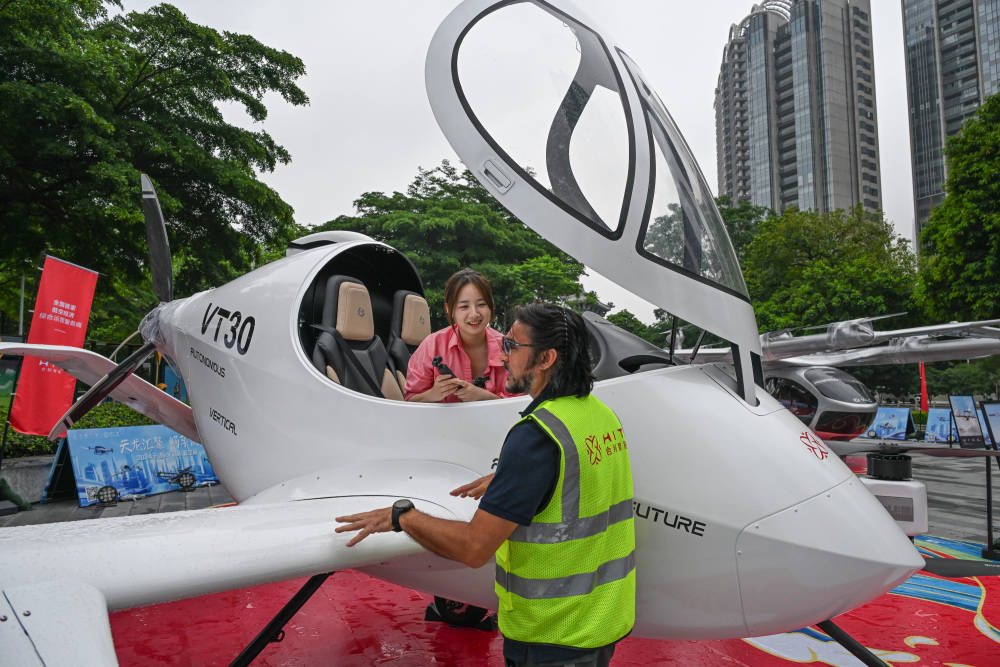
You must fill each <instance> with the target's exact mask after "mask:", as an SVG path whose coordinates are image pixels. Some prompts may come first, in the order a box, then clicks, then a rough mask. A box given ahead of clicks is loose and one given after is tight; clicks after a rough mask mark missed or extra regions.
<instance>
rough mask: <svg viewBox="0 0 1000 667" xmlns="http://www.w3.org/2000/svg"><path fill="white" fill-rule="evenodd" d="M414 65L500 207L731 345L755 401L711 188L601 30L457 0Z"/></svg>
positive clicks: (573, 12)
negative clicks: (422, 65)
mask: <svg viewBox="0 0 1000 667" xmlns="http://www.w3.org/2000/svg"><path fill="white" fill-rule="evenodd" d="M425 76H426V83H427V94H428V97H429V98H430V103H431V107H432V108H433V110H434V115H435V117H436V118H437V121H438V124H439V125H440V126H441V129H442V131H443V132H444V134H445V136H446V137H447V138H448V141H449V142H450V143H451V145H452V147H453V148H454V149H455V151H456V152H457V153H458V155H459V156H460V157H461V158H462V161H463V162H465V164H466V166H467V167H468V168H469V169H470V170H471V171H472V173H473V174H475V176H476V178H478V179H479V180H480V181H481V182H482V183H483V185H484V186H485V187H486V188H487V189H488V190H489V191H490V192H491V193H492V194H493V195H494V196H495V197H496V198H497V199H498V200H499V201H500V202H501V203H502V204H503V205H504V206H505V207H506V208H507V209H509V210H510V211H511V212H512V213H513V214H514V215H516V216H517V217H519V218H520V219H521V220H523V221H524V222H525V223H526V224H527V225H529V226H530V227H531V228H532V229H534V230H535V231H537V232H538V233H539V234H541V235H542V236H544V237H545V238H547V239H548V240H549V241H551V242H553V243H554V244H556V245H557V246H559V247H560V248H562V249H563V250H564V251H566V252H567V253H569V254H570V255H572V256H573V257H575V258H576V259H578V260H579V261H581V262H583V263H584V264H586V265H587V266H589V267H592V268H593V269H595V270H596V271H598V272H600V273H601V274H603V275H604V276H607V277H608V278H610V279H612V280H614V281H615V282H617V283H618V284H619V285H621V286H622V287H625V288H626V289H629V290H631V291H632V292H633V293H635V294H636V295H638V296H640V297H642V298H644V299H646V300H647V301H650V302H652V303H654V304H656V305H657V306H659V307H661V308H663V309H664V310H666V311H668V312H670V313H672V314H674V315H676V316H677V317H679V318H681V319H684V320H686V321H688V322H691V323H693V324H695V325H696V326H699V327H701V328H703V329H706V330H708V331H710V332H712V333H713V334H716V335H717V336H720V337H722V338H724V339H726V340H728V341H729V342H730V343H732V345H733V352H734V361H735V366H736V372H737V382H738V384H739V388H740V393H741V394H742V395H743V396H744V398H745V399H746V400H747V401H748V402H749V403H751V404H756V398H755V397H754V382H753V381H751V380H750V378H755V379H756V383H757V384H760V383H761V381H762V380H761V377H760V372H759V369H760V361H759V360H760V339H759V337H758V335H757V324H756V320H755V318H754V313H753V308H752V307H751V306H750V301H749V298H748V296H747V291H746V285H745V284H744V282H743V276H742V274H741V273H740V269H739V264H738V263H737V260H736V254H735V253H734V252H733V248H732V244H731V243H730V241H729V237H728V235H727V234H726V229H725V226H724V225H723V222H722V218H721V216H720V215H719V212H718V209H717V208H716V207H715V202H714V199H713V198H712V193H711V191H710V190H709V188H708V186H707V185H706V183H705V179H704V177H703V176H702V174H701V170H700V169H699V168H698V165H697V163H696V162H695V160H694V157H693V156H692V154H691V151H690V149H689V148H688V146H687V144H686V142H685V141H684V138H683V137H682V136H681V133H680V131H679V130H678V129H677V126H676V125H675V124H674V122H673V119H672V118H671V117H670V114H669V113H668V112H667V110H666V107H665V106H664V105H663V103H662V102H661V101H660V98H659V97H658V96H657V94H656V93H655V92H654V91H653V90H652V88H651V87H650V86H649V85H648V82H647V81H646V80H645V78H644V77H643V75H642V73H641V72H640V71H639V68H638V67H637V66H636V64H635V63H634V62H633V61H632V60H631V59H630V58H629V57H628V56H627V55H626V54H625V53H624V52H623V51H621V49H619V48H618V47H617V46H616V45H615V43H614V42H613V41H612V40H611V39H610V38H609V37H608V36H607V35H606V34H605V33H603V32H602V31H601V30H600V29H599V28H598V27H597V26H596V25H594V23H593V22H592V21H589V20H588V19H587V18H586V17H585V16H584V15H583V14H582V13H581V12H580V11H579V10H578V9H577V8H576V7H574V6H573V5H572V4H570V3H569V2H564V1H562V0H552V1H550V2H543V1H541V0H521V1H517V0H515V1H511V0H503V1H499V2H498V1H497V0H466V2H463V3H462V4H460V5H459V6H458V7H456V8H455V10H454V11H452V13H451V14H450V15H449V16H448V17H447V18H446V19H445V20H444V22H443V23H442V24H441V26H440V27H439V28H438V30H437V33H436V34H435V35H434V39H433V41H432V42H431V46H430V49H429V50H428V53H427V64H426V71H425ZM755 371H756V372H755Z"/></svg>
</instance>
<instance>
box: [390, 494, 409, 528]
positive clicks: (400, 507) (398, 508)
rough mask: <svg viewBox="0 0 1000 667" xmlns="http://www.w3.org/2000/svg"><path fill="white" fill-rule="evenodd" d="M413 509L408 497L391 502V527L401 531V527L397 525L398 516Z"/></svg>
mask: <svg viewBox="0 0 1000 667" xmlns="http://www.w3.org/2000/svg"><path fill="white" fill-rule="evenodd" d="M411 509H413V501H412V500H410V499H409V498H402V499H400V500H397V501H396V502H394V503H393V504H392V529H393V530H394V531H395V532H397V533H400V532H402V531H403V529H402V527H400V525H399V517H400V515H402V514H403V513H404V512H409V511H410V510H411Z"/></svg>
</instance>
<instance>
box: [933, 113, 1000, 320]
mask: <svg viewBox="0 0 1000 667" xmlns="http://www.w3.org/2000/svg"><path fill="white" fill-rule="evenodd" d="M946 155H947V164H948V179H947V181H946V183H945V192H946V195H947V196H946V197H945V199H944V202H942V203H941V205H940V206H938V207H937V208H935V209H934V211H933V212H932V213H931V217H930V220H929V221H928V223H927V225H926V226H925V227H924V229H923V231H922V232H921V235H920V255H921V266H920V285H919V288H918V297H919V299H920V302H921V304H922V306H923V308H924V310H925V311H926V312H927V314H928V315H930V316H931V317H933V318H935V319H942V320H949V319H958V320H977V319H990V318H994V317H997V315H998V313H1000V95H993V96H992V97H990V98H988V99H987V100H986V102H985V103H984V104H983V105H982V106H981V107H979V109H978V111H976V114H975V116H973V117H972V118H970V119H969V120H968V121H966V123H965V126H964V127H963V128H962V131H961V132H960V133H959V134H956V135H954V136H952V137H949V139H948V142H947V145H946Z"/></svg>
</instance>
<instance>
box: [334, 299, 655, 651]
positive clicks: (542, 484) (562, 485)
mask: <svg viewBox="0 0 1000 667" xmlns="http://www.w3.org/2000/svg"><path fill="white" fill-rule="evenodd" d="M502 359H503V361H504V366H506V367H507V371H508V379H507V391H509V392H512V393H517V392H527V393H528V394H530V395H531V397H532V399H533V400H532V402H531V403H530V404H529V405H528V407H527V409H525V410H524V412H522V413H521V417H522V418H521V420H520V421H518V422H517V423H516V424H515V425H514V426H513V428H511V430H510V431H509V432H508V434H507V438H506V440H504V444H503V449H502V450H501V452H500V459H499V462H498V465H497V470H496V473H494V474H493V475H487V476H485V477H482V478H480V479H478V480H476V481H474V482H471V483H469V484H466V485H464V486H461V487H459V488H457V489H455V490H454V491H452V494H453V495H462V496H471V497H473V498H480V497H481V498H482V500H481V502H480V504H479V509H478V510H477V511H476V513H475V515H474V516H473V517H472V520H471V521H468V522H465V521H449V520H446V519H440V518H437V517H432V516H430V515H428V514H424V513H423V512H419V511H417V510H415V509H413V503H412V502H410V501H409V500H405V499H404V500H399V501H396V503H395V504H394V505H393V507H391V508H384V509H380V510H373V511H371V512H364V513H361V514H355V515H351V516H344V517H337V521H340V522H343V523H346V524H347V525H344V526H340V527H338V528H337V532H345V531H354V530H359V531H360V532H359V534H358V535H356V536H355V537H354V538H353V539H352V540H351V542H350V543H349V544H348V546H353V545H355V544H357V543H358V542H360V541H361V540H363V539H364V538H365V537H367V536H368V535H369V534H371V533H377V532H385V531H389V530H396V531H399V530H403V531H406V533H407V534H409V535H410V536H411V537H412V538H413V539H415V540H416V541H417V542H419V543H420V544H421V545H423V546H424V547H425V548H427V549H429V550H430V551H433V552H434V553H436V554H439V555H441V556H444V557H446V558H451V559H453V560H457V561H460V562H462V563H465V564H466V565H469V566H470V567H481V566H482V565H483V564H485V563H486V562H487V561H488V560H489V559H490V557H491V556H494V555H495V556H496V581H495V584H494V588H495V590H496V593H497V597H498V598H499V609H498V614H497V615H498V619H499V625H500V631H501V632H502V633H503V635H504V658H505V659H506V662H507V665H511V666H520V665H525V666H527V665H540V664H544V665H581V666H583V665H586V666H587V667H590V666H594V667H597V666H600V665H607V664H608V663H609V661H610V660H611V656H612V655H613V654H614V647H615V643H616V642H618V640H620V639H622V638H623V637H625V636H626V635H627V634H628V633H629V632H631V630H632V626H633V624H634V623H635V527H634V522H633V518H632V471H631V467H630V465H629V458H628V447H627V446H626V441H625V434H624V431H623V430H622V426H621V423H620V422H619V421H618V418H617V417H616V416H615V414H614V413H613V412H612V411H611V410H610V408H608V407H607V406H606V405H604V403H602V402H601V401H600V400H598V399H597V398H595V397H594V396H592V395H591V394H590V391H591V389H592V388H593V384H594V381H593V376H592V375H591V364H590V347H589V337H588V334H587V330H586V328H585V326H584V323H583V319H582V318H581V317H580V316H579V315H578V314H576V313H574V312H573V311H571V310H568V309H566V308H562V307H559V306H555V305H550V304H532V305H530V306H525V307H523V308H520V309H518V311H517V313H516V321H515V322H514V325H513V326H512V327H511V329H510V332H509V334H508V335H507V336H505V337H504V340H503V356H502Z"/></svg>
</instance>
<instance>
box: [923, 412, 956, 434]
mask: <svg viewBox="0 0 1000 667" xmlns="http://www.w3.org/2000/svg"><path fill="white" fill-rule="evenodd" d="M953 422H954V420H953V418H952V416H951V410H949V409H948V408H931V409H930V410H928V411H927V430H926V432H925V433H924V440H926V441H927V442H952V441H954V439H955V435H954V427H953V426H952V424H953Z"/></svg>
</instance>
